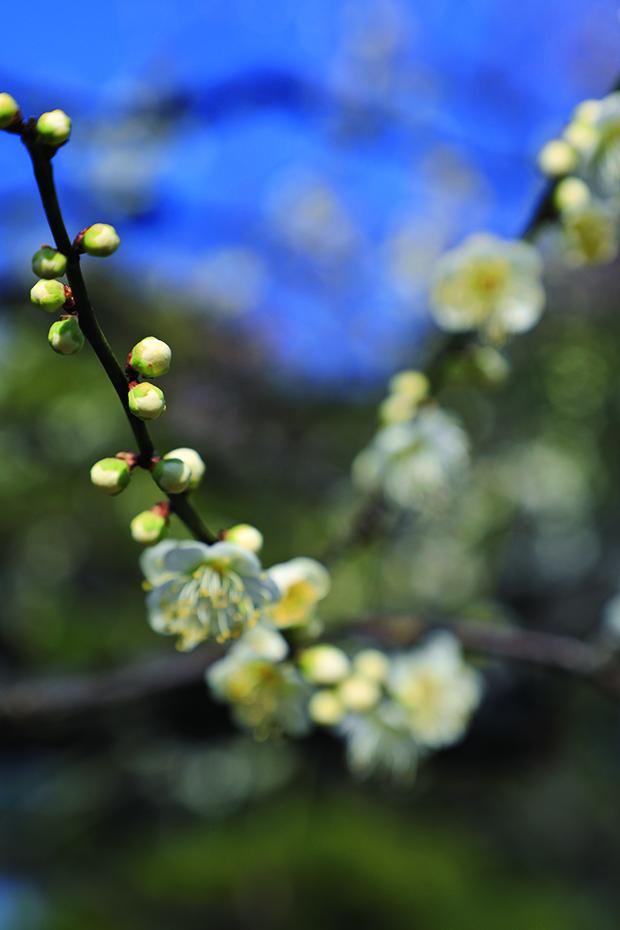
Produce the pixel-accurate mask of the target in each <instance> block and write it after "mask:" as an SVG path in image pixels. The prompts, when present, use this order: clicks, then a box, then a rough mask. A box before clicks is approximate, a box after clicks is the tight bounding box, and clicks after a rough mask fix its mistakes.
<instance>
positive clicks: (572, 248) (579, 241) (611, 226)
mask: <svg viewBox="0 0 620 930" xmlns="http://www.w3.org/2000/svg"><path fill="white" fill-rule="evenodd" d="M562 230H563V233H564V243H565V257H566V259H567V260H568V261H569V262H570V263H571V264H573V265H602V264H605V263H606V262H610V261H612V260H613V259H614V258H615V257H616V254H617V252H618V217H617V214H616V212H615V211H614V210H612V209H611V208H610V207H609V206H607V205H605V204H603V203H601V202H596V201H590V203H588V204H586V205H585V206H583V207H581V208H578V209H570V210H564V211H563V212H562Z"/></svg>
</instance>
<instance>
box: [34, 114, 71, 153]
mask: <svg viewBox="0 0 620 930" xmlns="http://www.w3.org/2000/svg"><path fill="white" fill-rule="evenodd" d="M37 132H38V134H39V138H40V140H41V142H45V144H46V145H62V143H63V142H66V141H67V139H68V138H69V136H70V135H71V120H70V119H69V117H68V116H67V114H66V113H65V112H64V110H50V111H49V112H48V113H42V114H41V116H40V117H39V118H38V120H37Z"/></svg>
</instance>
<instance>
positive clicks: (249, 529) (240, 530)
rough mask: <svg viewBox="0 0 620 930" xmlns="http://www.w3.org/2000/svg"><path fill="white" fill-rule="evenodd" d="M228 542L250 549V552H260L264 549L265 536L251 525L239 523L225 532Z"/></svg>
mask: <svg viewBox="0 0 620 930" xmlns="http://www.w3.org/2000/svg"><path fill="white" fill-rule="evenodd" d="M224 539H225V540H226V542H230V543H234V544H235V545H236V546H241V548H242V549H249V550H250V552H260V550H261V549H262V548H263V534H262V533H261V532H260V530H257V529H256V527H255V526H250V524H249V523H238V524H237V525H236V526H231V527H230V529H228V530H226V531H225V532H224Z"/></svg>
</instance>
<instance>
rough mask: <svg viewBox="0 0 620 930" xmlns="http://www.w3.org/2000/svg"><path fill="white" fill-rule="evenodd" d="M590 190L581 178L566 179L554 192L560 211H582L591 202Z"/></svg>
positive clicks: (554, 200)
mask: <svg viewBox="0 0 620 930" xmlns="http://www.w3.org/2000/svg"><path fill="white" fill-rule="evenodd" d="M590 199H591V198H590V188H589V187H588V185H587V184H586V183H585V181H582V180H581V178H564V180H562V181H560V183H559V184H558V186H557V187H556V189H555V191H554V192H553V202H554V204H555V206H556V207H557V209H558V210H560V211H566V210H581V208H582V207H585V206H587V204H588V203H589V202H590Z"/></svg>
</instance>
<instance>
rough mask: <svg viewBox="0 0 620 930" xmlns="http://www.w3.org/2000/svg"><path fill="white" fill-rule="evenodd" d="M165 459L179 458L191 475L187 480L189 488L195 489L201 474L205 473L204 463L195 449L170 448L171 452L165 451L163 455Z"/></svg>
mask: <svg viewBox="0 0 620 930" xmlns="http://www.w3.org/2000/svg"><path fill="white" fill-rule="evenodd" d="M164 458H165V459H181V461H182V462H185V464H186V465H187V466H188V467H189V470H190V472H191V473H192V477H191V478H190V482H189V490H190V491H195V490H196V488H197V487H198V485H199V484H200V482H201V481H202V476H203V475H204V473H205V468H206V466H205V463H204V462H203V460H202V459H201V457H200V456H199V455H198V453H197V452H196V450H195V449H186V448H184V447H183V448H180V449H172V451H171V452H166V454H165V455H164Z"/></svg>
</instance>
